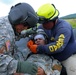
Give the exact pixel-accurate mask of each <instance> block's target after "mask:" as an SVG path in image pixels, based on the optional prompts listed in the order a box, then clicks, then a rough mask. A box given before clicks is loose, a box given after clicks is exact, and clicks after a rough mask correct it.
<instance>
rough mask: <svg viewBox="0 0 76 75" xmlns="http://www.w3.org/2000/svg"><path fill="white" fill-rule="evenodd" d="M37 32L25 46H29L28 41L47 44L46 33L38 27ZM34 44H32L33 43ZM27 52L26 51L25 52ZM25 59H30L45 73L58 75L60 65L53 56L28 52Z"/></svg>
mask: <svg viewBox="0 0 76 75" xmlns="http://www.w3.org/2000/svg"><path fill="white" fill-rule="evenodd" d="M37 31H38V32H37V34H36V35H35V36H34V41H32V40H30V41H29V42H28V43H27V46H28V47H30V43H33V42H34V43H35V44H37V45H45V44H47V35H46V34H45V33H44V31H42V30H40V29H38V30H37ZM35 44H34V45H35ZM27 53H28V52H27ZM26 61H31V62H32V63H35V64H36V65H37V66H39V67H41V68H42V69H43V70H44V72H45V74H46V75H60V73H61V69H62V66H61V64H60V62H59V61H58V60H56V59H54V58H53V57H49V56H48V55H46V54H33V53H32V54H30V55H29V56H28V58H27V60H26Z"/></svg>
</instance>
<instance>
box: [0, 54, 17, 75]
mask: <svg viewBox="0 0 76 75" xmlns="http://www.w3.org/2000/svg"><path fill="white" fill-rule="evenodd" d="M17 62H18V61H16V60H14V59H13V58H11V57H10V56H8V55H3V54H0V75H13V73H15V72H16V69H17Z"/></svg>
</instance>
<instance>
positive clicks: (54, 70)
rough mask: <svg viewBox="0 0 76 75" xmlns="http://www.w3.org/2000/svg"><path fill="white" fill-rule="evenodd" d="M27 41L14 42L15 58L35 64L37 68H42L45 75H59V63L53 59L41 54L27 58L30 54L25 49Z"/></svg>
mask: <svg viewBox="0 0 76 75" xmlns="http://www.w3.org/2000/svg"><path fill="white" fill-rule="evenodd" d="M27 41H28V39H27V40H26V38H25V39H23V40H19V41H16V42H15V43H16V45H17V47H18V51H17V52H16V55H15V58H16V59H18V60H21V61H25V60H26V61H29V62H32V63H35V64H36V65H37V66H39V67H41V68H43V69H44V71H45V73H46V74H47V75H60V72H61V68H62V66H61V63H60V62H59V61H58V60H56V59H54V58H53V57H52V58H50V57H49V56H47V55H43V54H33V55H30V56H29V57H28V58H27V56H28V55H29V54H30V50H29V49H28V48H27ZM23 44H24V45H23ZM23 75H30V74H23Z"/></svg>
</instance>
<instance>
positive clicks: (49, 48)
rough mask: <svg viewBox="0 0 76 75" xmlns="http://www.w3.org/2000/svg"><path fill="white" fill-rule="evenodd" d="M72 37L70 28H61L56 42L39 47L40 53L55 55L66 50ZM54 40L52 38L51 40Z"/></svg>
mask: <svg viewBox="0 0 76 75" xmlns="http://www.w3.org/2000/svg"><path fill="white" fill-rule="evenodd" d="M70 37H71V30H70V29H69V28H60V29H58V30H57V32H56V35H55V37H54V41H53V42H50V43H49V44H47V45H43V46H41V45H40V46H38V48H37V52H38V53H46V54H55V53H59V52H61V51H63V50H64V48H65V47H66V45H67V44H68V42H69V40H70ZM51 39H52V38H51Z"/></svg>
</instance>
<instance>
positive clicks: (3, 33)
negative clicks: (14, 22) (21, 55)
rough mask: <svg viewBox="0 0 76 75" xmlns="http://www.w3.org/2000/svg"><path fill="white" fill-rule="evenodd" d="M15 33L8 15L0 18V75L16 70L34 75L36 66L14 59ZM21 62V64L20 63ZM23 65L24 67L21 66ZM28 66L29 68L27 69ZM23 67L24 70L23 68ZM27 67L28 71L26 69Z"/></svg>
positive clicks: (7, 74) (10, 73) (6, 74)
mask: <svg viewBox="0 0 76 75" xmlns="http://www.w3.org/2000/svg"><path fill="white" fill-rule="evenodd" d="M14 43H15V35H14V32H13V29H12V27H11V24H10V23H9V21H8V17H1V18H0V75H12V74H14V73H16V72H21V73H30V74H31V75H36V72H37V66H36V65H35V64H33V63H29V62H21V61H18V60H15V59H14V58H12V57H13V54H14V53H13V52H14V50H16V49H15V48H16V47H15V44H14ZM22 64H23V65H22ZM23 66H25V68H24V67H23ZM29 67H30V69H29ZM23 69H24V70H23ZM27 69H28V71H27Z"/></svg>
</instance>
